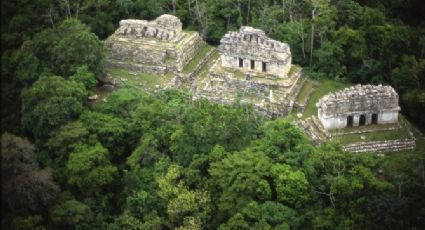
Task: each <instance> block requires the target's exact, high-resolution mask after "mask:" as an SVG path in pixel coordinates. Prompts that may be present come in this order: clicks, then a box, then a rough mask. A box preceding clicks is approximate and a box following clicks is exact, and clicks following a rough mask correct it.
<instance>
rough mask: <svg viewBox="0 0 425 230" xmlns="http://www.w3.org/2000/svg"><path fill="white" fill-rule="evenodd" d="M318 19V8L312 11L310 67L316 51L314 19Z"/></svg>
mask: <svg viewBox="0 0 425 230" xmlns="http://www.w3.org/2000/svg"><path fill="white" fill-rule="evenodd" d="M315 18H316V7H314V8H313V10H312V11H311V36H310V37H311V39H310V67H311V65H312V64H313V49H314V19H315Z"/></svg>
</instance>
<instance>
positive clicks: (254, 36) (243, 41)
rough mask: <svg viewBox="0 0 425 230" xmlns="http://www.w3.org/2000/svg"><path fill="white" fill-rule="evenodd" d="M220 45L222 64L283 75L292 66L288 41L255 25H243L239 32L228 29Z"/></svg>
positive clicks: (249, 70)
mask: <svg viewBox="0 0 425 230" xmlns="http://www.w3.org/2000/svg"><path fill="white" fill-rule="evenodd" d="M218 49H219V52H220V57H221V65H222V66H223V67H228V68H235V69H241V70H242V71H245V72H252V74H255V73H266V74H271V75H275V76H278V77H282V78H284V77H286V76H287V75H288V72H289V69H290V67H291V51H290V49H289V45H288V44H286V43H282V42H279V41H276V40H273V39H271V38H268V37H267V36H266V34H265V33H264V31H262V30H259V29H254V28H252V27H247V26H243V27H241V28H240V30H239V32H229V33H227V34H226V35H225V36H224V37H223V38H222V39H221V41H220V46H219V48H218Z"/></svg>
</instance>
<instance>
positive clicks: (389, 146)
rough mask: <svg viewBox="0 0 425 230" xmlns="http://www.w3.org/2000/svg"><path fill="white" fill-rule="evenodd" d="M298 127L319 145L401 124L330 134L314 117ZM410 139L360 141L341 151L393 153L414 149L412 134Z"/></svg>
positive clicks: (299, 123)
mask: <svg viewBox="0 0 425 230" xmlns="http://www.w3.org/2000/svg"><path fill="white" fill-rule="evenodd" d="M298 126H299V127H300V128H302V129H303V130H304V131H305V132H306V134H307V135H308V137H309V138H310V139H311V141H312V142H313V144H315V145H320V144H321V143H323V142H324V141H328V140H330V139H331V138H332V137H336V136H343V135H348V134H359V135H360V134H361V133H371V132H375V131H382V130H394V129H401V128H403V127H402V124H399V126H397V127H390V128H379V127H378V128H376V129H373V130H365V131H355V132H353V131H350V132H347V133H332V132H329V131H327V130H326V129H325V128H324V127H323V125H322V124H321V122H320V121H319V119H318V118H317V117H316V116H312V117H309V118H307V119H304V120H300V121H299V122H298ZM410 136H411V137H410V138H405V139H396V140H383V141H362V142H356V143H352V144H347V145H343V146H342V149H343V150H344V151H347V152H359V153H360V152H394V151H399V150H406V149H414V148H415V146H416V140H415V137H414V136H413V134H410Z"/></svg>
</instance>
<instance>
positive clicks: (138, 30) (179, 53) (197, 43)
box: [106, 15, 206, 74]
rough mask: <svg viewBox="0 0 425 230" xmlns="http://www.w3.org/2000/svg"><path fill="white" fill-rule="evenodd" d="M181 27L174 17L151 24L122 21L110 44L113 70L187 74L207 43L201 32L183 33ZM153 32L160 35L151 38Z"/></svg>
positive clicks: (151, 22) (163, 16)
mask: <svg viewBox="0 0 425 230" xmlns="http://www.w3.org/2000/svg"><path fill="white" fill-rule="evenodd" d="M181 26H182V25H181V22H180V20H179V19H178V18H176V17H174V16H172V15H162V16H160V17H158V18H157V19H155V20H154V21H150V22H148V21H146V20H132V19H130V20H122V21H121V22H120V27H119V28H118V29H117V31H116V32H115V33H114V34H113V35H111V36H110V37H109V38H108V39H107V40H106V46H107V48H108V49H109V51H110V52H109V56H108V62H109V63H110V65H109V66H110V67H120V68H129V69H140V71H146V72H149V73H156V74H165V73H167V72H179V71H181V70H183V67H184V66H185V65H186V64H187V63H189V62H190V60H192V58H193V57H194V56H195V54H196V52H197V51H198V49H199V48H200V47H202V46H204V45H205V44H206V43H205V42H204V41H203V40H202V38H201V37H200V36H199V34H198V33H197V32H183V31H182V30H181ZM150 28H153V29H154V30H156V32H155V33H154V34H150V32H149V31H151V29H150ZM164 31H166V32H164ZM152 33H153V32H152ZM165 33H166V34H165Z"/></svg>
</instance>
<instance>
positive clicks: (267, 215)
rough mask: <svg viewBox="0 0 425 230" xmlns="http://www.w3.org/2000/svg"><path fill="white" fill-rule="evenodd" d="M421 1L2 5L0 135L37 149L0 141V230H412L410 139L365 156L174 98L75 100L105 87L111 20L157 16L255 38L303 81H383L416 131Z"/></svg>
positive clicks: (422, 51) (415, 224) (414, 155)
mask: <svg viewBox="0 0 425 230" xmlns="http://www.w3.org/2000/svg"><path fill="white" fill-rule="evenodd" d="M420 3H421V1H419V0H408V1H398V0H392V1H384V0H373V1H363V0H337V1H331V0H306V1H294V0H267V1H266V0H258V1H257V0H256V1H253V0H240V1H233V0H216V1H206V0H114V1H93V0H81V1H69V0H61V1H51V0H34V1H26V0H17V1H11V0H5V1H2V3H1V6H2V7H1V10H2V15H1V17H2V24H1V25H2V27H1V29H2V35H1V41H2V42H1V54H2V57H1V58H2V62H1V66H2V67H1V68H2V79H1V81H2V84H1V89H2V101H1V105H2V106H1V107H2V110H1V116H2V128H3V130H8V131H10V130H12V131H13V132H14V133H19V135H20V136H27V137H28V138H30V139H31V140H33V141H34V143H35V145H33V144H31V143H30V142H29V141H27V140H26V139H24V138H19V137H17V136H14V135H11V134H7V133H6V134H3V135H2V151H1V157H2V165H1V166H2V229H3V228H4V229H180V230H183V229H326V230H328V229H423V228H424V227H425V220H424V216H425V213H424V210H425V208H424V205H423V204H424V203H425V200H424V196H423V194H424V193H425V190H424V186H423V185H424V176H423V175H424V170H425V168H424V165H425V157H424V156H423V151H421V150H420V149H421V148H423V147H420V146H421V143H422V142H421V140H422V139H418V142H417V143H418V145H420V146H419V148H418V149H419V150H418V151H416V152H414V151H411V152H408V153H406V154H404V153H394V154H393V155H388V156H386V157H384V158H380V159H378V158H377V157H374V155H371V154H351V153H346V152H342V151H341V149H340V148H339V147H338V146H337V145H334V144H324V145H323V146H321V147H315V146H312V145H311V144H310V142H309V141H308V140H307V138H306V137H305V135H304V134H303V133H302V131H301V130H299V129H298V128H297V127H296V125H295V124H294V122H293V120H292V119H291V118H279V119H275V120H272V121H268V120H267V119H264V118H261V117H260V116H258V115H257V114H256V113H255V112H253V110H252V108H250V107H246V106H241V105H233V106H223V105H217V104H213V103H211V102H208V101H192V100H191V96H190V95H189V94H187V93H186V92H181V91H176V90H160V91H159V92H156V93H154V94H153V95H148V94H146V93H144V92H142V91H141V90H140V89H138V88H121V89H118V90H116V91H114V92H112V93H109V94H108V95H107V102H95V103H87V102H86V98H87V96H88V95H89V91H91V90H93V91H95V88H94V87H95V86H96V84H97V79H104V77H105V76H104V61H105V58H106V52H105V47H104V45H103V43H102V41H101V40H100V38H101V39H105V38H106V37H107V36H109V35H110V34H111V33H112V32H113V31H114V30H115V29H116V27H117V25H118V22H119V20H121V19H125V18H139V19H149V20H151V19H154V18H156V17H157V16H159V15H161V14H163V13H169V14H173V15H176V16H178V17H179V18H180V19H181V20H182V22H183V25H184V26H185V27H186V28H187V29H190V30H197V31H199V32H200V34H201V35H202V36H203V37H204V38H205V40H206V41H208V42H210V43H211V44H218V43H219V40H220V39H221V37H222V36H223V35H224V33H226V32H227V31H230V30H237V29H238V28H239V27H240V26H242V25H250V26H254V27H257V28H261V29H263V30H265V32H266V34H267V35H269V36H271V37H272V38H274V39H277V40H281V41H283V42H287V43H289V44H290V46H291V52H292V58H293V59H292V60H293V62H294V63H296V64H299V65H301V66H302V67H303V68H304V70H305V73H306V75H309V76H311V77H317V78H318V77H327V78H330V79H334V80H336V81H346V82H351V83H375V84H379V83H382V84H391V85H392V86H393V87H394V88H395V89H396V90H397V92H398V93H399V95H400V102H401V106H402V112H403V113H405V114H406V115H408V117H410V118H412V120H414V121H415V122H417V123H419V124H422V125H423V124H425V120H424V116H423V111H425V107H424V106H425V91H424V90H425V78H424V76H425V62H424V57H425V29H424V28H423V24H424V20H423V17H422V16H423V12H422V11H423V9H424V7H423V4H420ZM397 154H399V155H400V156H402V157H400V159H402V160H398V158H397V156H398V155H397ZM393 157H395V158H394V159H396V160H394V159H393ZM392 161H394V162H392ZM41 166H42V167H41ZM59 188H61V189H62V190H65V192H63V193H61V194H60V196H59V198H57V195H58V194H59V190H60V189H59Z"/></svg>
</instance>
